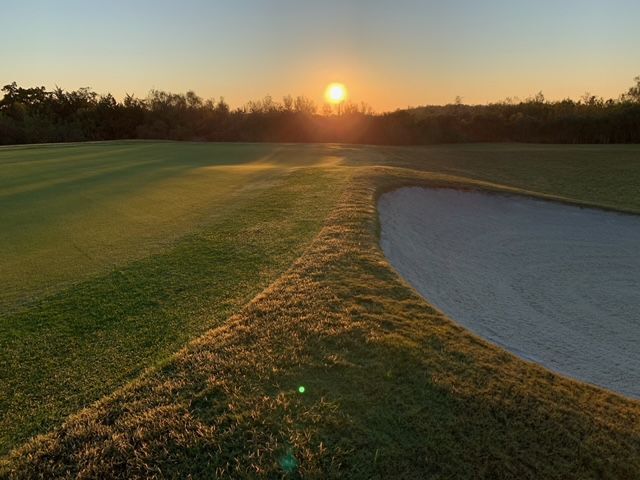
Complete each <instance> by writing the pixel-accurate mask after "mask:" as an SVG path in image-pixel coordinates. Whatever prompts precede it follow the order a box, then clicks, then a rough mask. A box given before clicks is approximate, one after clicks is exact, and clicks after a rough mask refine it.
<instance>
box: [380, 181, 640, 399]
mask: <svg viewBox="0 0 640 480" xmlns="http://www.w3.org/2000/svg"><path fill="white" fill-rule="evenodd" d="M378 211H379V215H380V221H381V227H382V232H381V246H382V249H383V250H384V252H385V254H386V256H387V258H388V259H389V261H390V262H391V264H392V265H393V266H394V267H395V269H396V270H397V271H398V272H399V273H400V274H401V275H402V276H403V277H404V278H405V279H406V280H407V281H408V282H409V283H410V284H411V285H412V286H413V287H414V288H415V289H416V290H417V291H418V292H419V293H420V294H422V295H423V296H424V297H425V298H426V299H427V300H428V301H429V302H430V303H431V304H432V305H434V306H436V307H437V308H439V309H440V310H442V311H443V312H444V313H445V314H447V315H448V316H449V317H450V318H452V319H454V320H455V321H457V322H458V323H460V324H461V325H464V326H465V327H467V328H468V329H469V330H471V331H473V332H475V333H476V334H478V335H480V336H482V337H484V338H486V339H487V340H489V341H491V342H493V343H495V344H497V345H500V346H502V347H503V348H505V349H507V350H509V351H511V352H513V353H515V354H517V355H519V356H521V357H523V358H525V359H527V360H531V361H535V362H537V363H539V364H541V365H544V366H545V367H547V368H549V369H551V370H554V371H556V372H560V373H563V374H565V375H568V376H571V377H574V378H576V379H579V380H582V381H585V382H589V383H593V384H596V385H600V386H603V387H606V388H609V389H611V390H615V391H618V392H620V393H623V394H625V395H628V396H632V397H636V398H640V217H637V216H632V215H623V214H617V213H609V212H604V211H598V210H592V209H581V208H577V207H572V206H566V205H561V204H556V203H551V202H543V201H539V200H532V199H527V198H522V197H512V196H504V195H493V194H486V193H479V192H461V191H455V190H447V189H442V190H435V189H424V188H402V189H400V190H396V191H393V192H390V193H387V194H385V195H383V196H382V197H381V198H380V201H379V203H378Z"/></svg>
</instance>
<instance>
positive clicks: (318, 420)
mask: <svg viewBox="0 0 640 480" xmlns="http://www.w3.org/2000/svg"><path fill="white" fill-rule="evenodd" d="M406 184H425V185H431V186H452V185H453V186H458V187H465V188H476V187H482V188H493V189H498V188H500V187H498V186H492V185H489V184H486V183H484V184H483V183H480V182H474V181H468V180H462V179H456V178H455V177H447V176H444V175H435V174H430V173H419V172H416V171H411V170H404V169H394V168H389V167H380V168H362V169H357V173H355V174H354V177H353V179H352V180H351V184H350V188H348V189H347V191H346V193H345V194H344V196H343V198H342V200H341V202H340V204H339V206H338V207H337V208H336V209H335V210H334V211H333V213H332V215H330V217H329V218H328V219H327V221H326V224H325V226H324V228H323V229H322V231H321V232H320V234H319V235H318V237H317V238H316V239H315V240H314V242H313V243H312V244H311V246H310V247H309V249H308V250H307V252H306V253H305V255H303V256H302V257H301V258H300V259H299V260H298V261H297V262H296V263H295V264H294V265H293V266H292V267H291V268H290V269H289V270H288V271H287V273H286V274H285V275H283V276H282V277H281V278H280V279H279V280H278V281H276V282H275V283H274V284H273V285H271V287H270V288H268V289H267V290H266V291H264V292H263V293H262V294H260V295H259V296H258V297H256V298H255V299H254V300H253V301H252V302H251V303H250V304H248V305H247V306H246V307H245V308H244V309H243V310H242V311H241V312H240V313H239V314H237V315H235V316H234V317H232V318H231V319H230V320H229V321H228V322H227V323H226V324H225V325H224V326H221V327H219V328H216V329H214V330H211V331H209V332H208V333H207V334H206V335H204V336H203V337H201V338H200V339H198V340H197V341H195V342H193V343H191V344H190V345H189V346H188V347H187V348H185V349H183V350H182V351H181V352H179V353H178V354H177V355H175V356H174V357H173V358H172V359H171V360H170V361H168V362H167V363H166V365H165V366H164V367H162V368H160V369H158V370H151V371H148V372H147V373H146V374H145V375H144V376H143V377H141V378H140V379H139V380H137V381H135V382H133V383H131V384H129V385H128V386H127V387H125V388H123V389H120V390H119V391H117V392H116V393H114V394H113V395H111V396H109V397H107V398H104V399H103V400H101V401H100V402H98V403H96V404H94V405H93V406H91V407H90V408H87V409H85V410H83V411H81V412H79V413H78V414H76V415H74V416H72V417H70V418H69V419H68V420H67V421H66V422H65V423H64V425H63V426H62V427H61V428H58V429H56V430H55V431H53V432H51V433H49V434H47V435H44V436H39V437H37V438H34V439H33V440H31V441H30V442H29V443H27V444H26V445H24V446H23V447H21V448H19V449H17V450H15V451H13V452H12V453H11V455H10V456H9V457H8V459H6V460H5V461H4V463H3V464H2V466H1V467H0V472H2V473H3V474H4V475H5V476H8V477H11V478H57V477H60V478H188V477H189V476H191V477H193V478H213V477H226V478H255V477H269V478H280V477H284V478H302V477H304V478H338V477H342V478H514V479H515V478H518V479H522V478H580V479H583V478H629V479H631V478H639V477H640V403H638V402H635V401H632V400H629V399H625V398H622V397H620V396H618V395H615V394H613V393H610V392H607V391H605V390H601V389H597V388H594V387H591V386H589V385H585V384H581V383H578V382H575V381H572V380H569V379H566V378H563V377H560V376H558V375H555V374H553V373H550V372H549V371H547V370H545V369H543V368H540V367H538V366H536V365H533V364H530V363H527V362H524V361H522V360H520V359H518V358H516V357H514V356H513V355H511V354H509V353H506V352H505V351H503V350H501V349H499V348H497V347H494V346H492V345H489V344H487V343H486V342H484V341H482V340H481V339H479V338H477V337H475V336H473V335H471V334H469V333H468V332H466V331H465V330H464V329H462V328H461V327H459V326H457V325H456V324H455V323H453V322H451V321H450V320H448V319H447V318H445V317H443V316H442V315H441V314H439V313H438V312H436V311H435V310H434V309H432V308H431V307H430V306H429V305H428V304H427V303H426V302H425V301H424V300H422V299H421V298H420V297H419V296H418V295H417V294H415V293H414V292H413V291H412V290H411V289H410V288H408V287H407V285H406V284H405V283H404V282H403V281H402V280H401V279H400V278H399V277H398V276H397V275H396V273H395V272H394V271H392V270H391V268H390V267H389V265H388V263H387V261H386V260H385V258H384V256H383V255H382V253H381V251H380V249H379V248H378V238H377V229H378V225H377V215H376V210H375V201H376V198H377V196H378V195H379V194H380V193H381V192H383V191H386V190H389V189H392V188H396V187H398V186H400V185H406ZM511 191H512V192H514V193H517V190H513V189H511ZM299 385H304V386H305V387H306V391H305V393H304V394H300V393H298V390H297V388H298V386H299Z"/></svg>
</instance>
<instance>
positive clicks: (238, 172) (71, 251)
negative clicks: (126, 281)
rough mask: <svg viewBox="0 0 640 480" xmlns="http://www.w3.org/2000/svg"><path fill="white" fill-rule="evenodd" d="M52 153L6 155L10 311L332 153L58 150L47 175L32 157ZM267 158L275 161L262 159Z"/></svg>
mask: <svg viewBox="0 0 640 480" xmlns="http://www.w3.org/2000/svg"><path fill="white" fill-rule="evenodd" d="M45 151H46V150H44V149H16V150H3V151H1V152H0V160H2V159H4V160H6V159H8V158H12V159H15V160H16V161H14V162H12V165H11V166H10V167H7V168H5V169H4V170H3V175H1V176H0V207H1V208H0V224H1V225H2V227H3V228H2V229H0V271H2V273H3V277H4V279H5V284H6V288H3V289H2V291H0V308H2V309H3V310H12V309H15V308H18V307H21V306H24V305H25V304H26V305H28V304H29V303H30V302H32V301H33V300H34V299H37V298H40V297H42V296H43V295H44V294H51V293H53V292H55V291H57V290H60V289H61V288H62V287H64V286H68V285H69V284H72V283H77V282H79V281H82V280H85V279H87V278H89V277H90V276H92V275H97V274H102V273H106V272H107V271H108V270H110V269H112V268H116V267H119V266H121V265H124V264H126V263H128V262H130V261H133V260H137V259H140V258H143V257H144V256H146V255H149V254H153V253H159V252H161V251H162V250H163V249H166V248H168V247H169V246H170V245H171V243H172V242H173V241H174V240H176V239H177V238H179V237H180V236H182V235H185V234H187V233H189V232H191V231H194V230H196V229H197V228H198V227H199V225H201V224H207V223H208V222H210V221H211V219H212V218H214V217H215V216H217V215H218V214H219V212H220V211H224V210H225V209H226V207H227V206H228V205H230V204H231V203H233V202H234V201H235V200H234V196H235V195H236V193H237V192H240V193H239V194H240V195H243V193H242V192H243V191H244V190H243V189H245V187H249V188H254V186H255V185H258V186H260V185H263V184H265V183H268V181H269V178H276V177H277V176H278V175H280V174H281V173H282V172H283V171H285V170H284V169H286V168H290V167H293V166H304V165H308V164H313V163H314V162H319V161H320V160H321V159H323V158H325V156H326V153H327V152H326V151H325V149H322V148H315V149H297V150H296V149H295V147H285V146H277V145H234V146H230V145H211V144H208V145H207V144H186V145H177V144H173V143H159V144H158V143H153V144H146V143H140V144H131V145H124V146H122V145H120V144H114V145H109V144H105V145H99V146H95V145H91V146H82V145H80V146H74V147H64V148H63V147H60V148H57V147H52V148H50V149H48V151H49V154H50V156H51V158H53V159H55V162H53V163H52V164H51V165H49V166H48V167H47V169H46V170H47V171H46V175H45V174H44V173H43V172H42V170H43V168H42V165H41V163H40V161H39V160H33V155H34V152H36V153H38V154H39V156H42V155H43V153H44V152H45ZM39 156H36V159H37V158H39ZM274 157H277V158H275V160H274ZM268 159H272V163H271V164H268V165H265V164H264V162H265V160H268ZM18 160H19V162H18ZM34 162H35V163H36V165H35V166H34V165H33V163H34ZM0 165H1V163H0ZM0 168H1V167H0ZM5 171H6V173H7V174H6V175H4V173H5ZM43 175H44V176H45V177H46V178H44V179H43ZM18 177H19V178H20V179H21V182H22V183H21V185H22V186H21V187H20V190H19V191H16V190H15V188H14V187H15V186H14V187H11V186H10V184H11V178H14V179H15V178H18ZM252 185H254V186H252Z"/></svg>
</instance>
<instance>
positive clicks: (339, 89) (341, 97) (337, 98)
mask: <svg viewBox="0 0 640 480" xmlns="http://www.w3.org/2000/svg"><path fill="white" fill-rule="evenodd" d="M324 98H325V99H326V100H327V102H329V103H333V104H334V105H335V104H338V103H342V102H344V101H345V100H346V99H347V87H345V86H344V85H343V84H342V83H331V84H329V85H328V86H327V89H326V90H325V92H324Z"/></svg>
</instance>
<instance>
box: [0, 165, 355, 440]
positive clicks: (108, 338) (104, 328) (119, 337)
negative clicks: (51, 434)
mask: <svg viewBox="0 0 640 480" xmlns="http://www.w3.org/2000/svg"><path fill="white" fill-rule="evenodd" d="M344 178H345V176H344V174H343V173H337V172H332V171H330V170H324V169H319V168H310V169H304V168H300V169H282V170H281V171H279V174H278V175H273V174H271V175H270V176H269V177H268V178H267V179H265V182H263V184H262V185H261V184H255V185H253V187H252V188H249V189H246V190H245V191H244V192H243V194H242V195H237V196H235V197H234V196H230V197H229V203H228V204H227V205H225V208H224V209H223V211H222V212H220V213H219V215H218V216H216V217H215V218H214V219H213V220H212V221H211V222H210V223H209V224H207V225H206V226H201V227H200V229H199V230H198V231H197V232H195V233H193V234H190V235H187V236H186V237H184V238H182V239H181V240H179V241H177V243H175V245H173V246H172V247H171V248H170V250H168V251H167V252H164V253H160V254H156V255H152V256H150V257H148V258H146V259H143V260H139V261H136V262H134V263H130V264H128V265H125V266H123V267H122V268H118V269H116V270H114V271H112V272H111V273H109V274H107V275H103V276H99V277H97V278H94V279H92V280H88V281H85V282H83V283H80V284H78V285H76V286H74V287H71V288H69V289H67V290H64V291H62V292H60V293H58V294H56V295H54V296H51V297H47V298H45V299H43V300H42V301H39V302H37V303H36V304H35V305H32V306H31V307H30V308H28V309H26V310H24V311H21V312H18V313H16V314H13V315H8V316H4V317H3V318H2V319H1V322H0V365H2V368H1V369H0V383H1V384H2V385H3V389H2V391H1V392H0V411H1V412H2V418H1V420H0V445H1V447H0V451H2V452H6V451H7V449H8V448H10V447H11V446H13V445H15V444H16V443H17V442H19V441H20V440H23V439H25V438H27V437H29V436H30V435H32V434H34V433H38V432H42V431H45V430H46V429H47V428H49V427H50V426H52V425H55V424H56V423H57V422H59V421H60V419H62V418H63V417H64V416H65V415H68V414H69V413H71V412H73V411H75V410H77V409H78V408H81V407H82V406H84V405H86V404H87V403H89V402H91V401H93V400H96V399H97V398H99V397H100V396H101V395H104V394H106V393H109V392H110V391H112V390H113V389H114V388H116V387H117V386H119V385H121V384H122V383H123V382H125V381H126V380H128V379H131V378H132V377H134V376H135V375H137V374H138V373H139V372H140V371H141V370H142V369H143V368H145V367H148V366H151V365H154V364H156V363H157V362H159V361H161V360H162V359H163V358H165V357H166V356H167V355H168V354H170V353H172V352H174V351H175V350H176V349H178V348H179V347H180V346H182V345H183V344H184V343H185V342H186V341H188V340H189V339H191V338H193V337H194V336H196V335H198V334H199V333H201V332H203V331H204V330H205V329H208V328H211V327H213V326H215V325H217V324H219V323H220V322H221V321H223V320H224V319H225V318H227V317H228V316H229V315H230V314H231V313H232V312H233V311H234V309H237V308H238V307H239V306H241V305H242V304H244V303H246V302H247V301H248V300H249V299H250V298H251V297H252V296H254V295H255V294H256V293H257V292H258V291H260V289H262V288H264V287H265V286H266V285H267V284H268V283H269V282H270V281H271V280H273V279H274V278H275V277H276V276H277V274H278V272H281V271H282V270H283V269H284V268H286V266H287V265H288V264H289V263H290V262H291V261H293V260H294V259H295V258H296V257H297V256H298V255H299V254H300V253H301V251H302V248H303V247H304V245H305V244H306V243H307V242H308V241H309V240H310V239H311V238H312V237H313V235H314V233H315V232H317V231H318V229H319V228H320V226H321V223H322V220H323V218H324V216H325V215H326V214H327V212H328V211H330V209H331V206H332V205H333V203H334V202H335V201H336V199H337V195H338V193H339V191H340V189H341V185H342V184H343V182H344ZM266 180H268V181H266Z"/></svg>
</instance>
